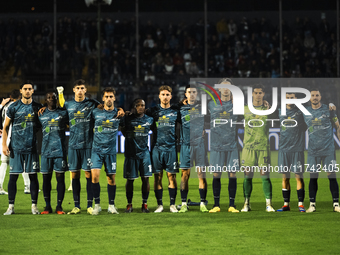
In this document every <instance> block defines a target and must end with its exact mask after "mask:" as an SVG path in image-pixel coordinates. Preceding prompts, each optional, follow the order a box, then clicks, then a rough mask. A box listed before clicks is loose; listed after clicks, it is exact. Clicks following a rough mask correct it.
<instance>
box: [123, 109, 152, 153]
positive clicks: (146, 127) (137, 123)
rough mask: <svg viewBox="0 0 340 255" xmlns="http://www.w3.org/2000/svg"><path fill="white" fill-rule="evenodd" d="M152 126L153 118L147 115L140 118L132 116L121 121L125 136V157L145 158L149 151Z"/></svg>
mask: <svg viewBox="0 0 340 255" xmlns="http://www.w3.org/2000/svg"><path fill="white" fill-rule="evenodd" d="M152 124H153V118H152V117H150V116H147V115H144V116H143V117H140V118H138V117H137V116H136V115H134V114H132V115H128V116H125V117H123V118H122V119H121V122H120V125H121V126H122V128H123V130H124V135H125V153H124V155H125V157H129V158H135V157H137V158H143V157H144V153H145V151H148V150H149V147H148V141H149V131H150V129H151V126H152Z"/></svg>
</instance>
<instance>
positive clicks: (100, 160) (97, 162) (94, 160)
mask: <svg viewBox="0 0 340 255" xmlns="http://www.w3.org/2000/svg"><path fill="white" fill-rule="evenodd" d="M116 162H117V159H116V154H106V155H102V154H99V153H97V152H93V151H92V155H91V169H101V168H102V166H103V164H104V167H105V172H106V173H107V174H116V168H117V163H116Z"/></svg>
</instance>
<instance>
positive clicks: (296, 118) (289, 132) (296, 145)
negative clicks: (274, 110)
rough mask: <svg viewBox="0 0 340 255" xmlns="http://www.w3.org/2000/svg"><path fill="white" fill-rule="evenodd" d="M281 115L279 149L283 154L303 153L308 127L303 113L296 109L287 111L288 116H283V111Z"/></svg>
mask: <svg viewBox="0 0 340 255" xmlns="http://www.w3.org/2000/svg"><path fill="white" fill-rule="evenodd" d="M279 114H280V123H281V128H280V145H279V149H280V150H281V151H282V152H298V151H303V150H304V145H305V130H306V129H305V127H306V125H305V121H304V119H303V114H302V112H301V111H300V109H299V108H297V107H294V108H292V109H287V110H286V116H282V115H281V110H279ZM284 120H285V121H284ZM282 121H284V122H283V124H284V126H283V125H282ZM295 125H296V126H295Z"/></svg>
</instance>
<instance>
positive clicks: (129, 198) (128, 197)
mask: <svg viewBox="0 0 340 255" xmlns="http://www.w3.org/2000/svg"><path fill="white" fill-rule="evenodd" d="M132 198H133V192H129V191H127V192H126V199H127V202H128V204H132Z"/></svg>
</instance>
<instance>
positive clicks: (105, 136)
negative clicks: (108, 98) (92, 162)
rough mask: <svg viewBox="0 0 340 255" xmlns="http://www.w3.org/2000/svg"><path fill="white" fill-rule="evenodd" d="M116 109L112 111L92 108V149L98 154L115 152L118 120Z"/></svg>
mask: <svg viewBox="0 0 340 255" xmlns="http://www.w3.org/2000/svg"><path fill="white" fill-rule="evenodd" d="M117 112H118V110H117V109H114V110H112V111H106V110H105V109H104V110H100V109H94V110H93V114H92V116H93V119H94V138H93V146H92V151H95V152H97V153H100V154H110V155H113V154H116V153H117V145H116V143H117V133H118V127H119V122H120V120H119V119H117V118H116V117H117Z"/></svg>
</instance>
